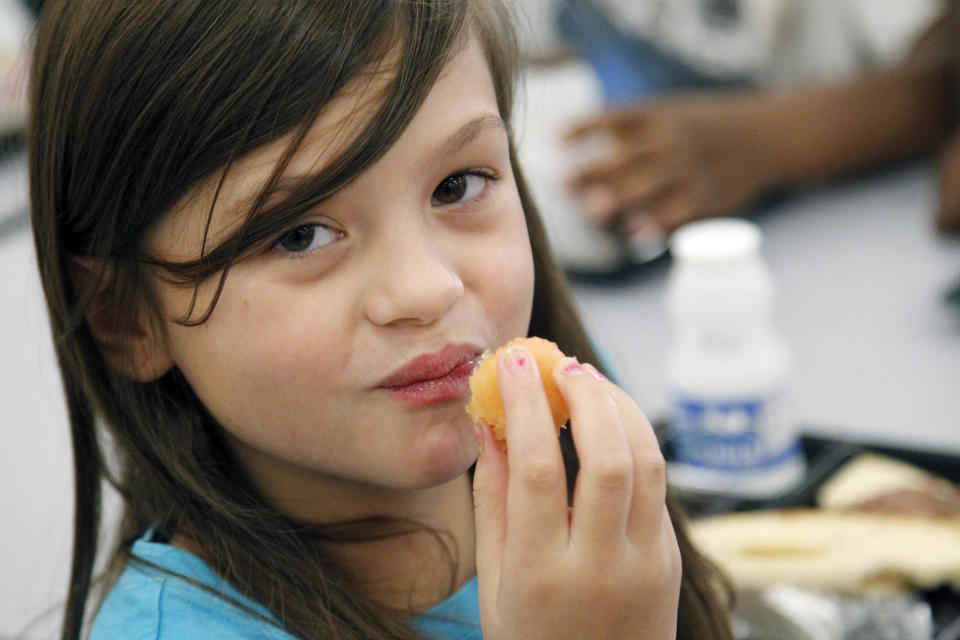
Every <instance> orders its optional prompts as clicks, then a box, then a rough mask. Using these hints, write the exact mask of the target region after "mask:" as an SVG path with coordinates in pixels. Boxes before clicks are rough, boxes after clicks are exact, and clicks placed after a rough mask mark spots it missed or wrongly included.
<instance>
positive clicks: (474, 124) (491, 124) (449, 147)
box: [230, 113, 507, 212]
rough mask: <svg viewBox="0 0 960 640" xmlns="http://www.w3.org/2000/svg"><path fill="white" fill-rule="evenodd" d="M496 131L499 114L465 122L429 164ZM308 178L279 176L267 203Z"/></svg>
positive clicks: (247, 203) (245, 205) (239, 206)
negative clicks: (489, 132)
mask: <svg viewBox="0 0 960 640" xmlns="http://www.w3.org/2000/svg"><path fill="white" fill-rule="evenodd" d="M498 130H499V131H503V132H506V131H507V125H506V123H505V122H504V121H503V118H501V117H500V115H499V114H494V113H484V114H482V115H479V116H477V117H476V118H473V119H472V120H470V121H469V122H466V123H465V124H464V125H463V126H461V127H460V128H459V129H457V130H456V131H454V132H453V133H452V134H450V136H448V137H447V138H446V139H445V140H443V141H441V142H440V143H439V144H437V145H436V146H435V147H434V148H433V150H432V151H431V152H430V155H429V159H430V162H431V164H438V163H440V162H442V161H443V160H445V159H447V158H449V157H451V156H453V155H455V154H457V153H458V152H459V151H460V150H462V149H463V148H464V147H465V146H467V145H468V144H470V142H472V141H473V140H474V139H476V138H477V137H479V136H481V135H483V134H484V133H486V132H488V131H498ZM310 178H311V176H309V175H306V176H280V178H279V179H278V180H277V184H276V185H275V186H274V188H273V189H271V191H270V193H269V194H268V195H267V199H268V201H269V199H270V198H274V197H276V196H277V195H282V194H290V193H291V192H293V191H295V190H296V188H297V187H298V186H299V185H301V184H303V183H304V181H306V180H309V179H310ZM258 196H259V192H253V193H250V194H248V195H246V196H245V197H243V198H241V199H240V200H239V201H238V202H236V203H234V204H233V205H232V206H231V207H230V209H231V211H234V212H239V211H245V210H247V209H249V207H251V206H252V205H253V203H254V201H255V200H256V199H257V197H258ZM271 208H272V207H270V206H269V205H268V206H267V207H266V208H265V210H267V211H269V210H270V209H271Z"/></svg>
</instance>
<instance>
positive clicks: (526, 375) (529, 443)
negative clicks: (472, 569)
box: [497, 345, 568, 562]
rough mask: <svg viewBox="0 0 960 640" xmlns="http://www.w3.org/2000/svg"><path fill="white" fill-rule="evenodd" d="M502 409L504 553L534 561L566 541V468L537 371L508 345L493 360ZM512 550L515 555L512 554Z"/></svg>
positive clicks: (528, 358)
mask: <svg viewBox="0 0 960 640" xmlns="http://www.w3.org/2000/svg"><path fill="white" fill-rule="evenodd" d="M497 375H498V377H499V384H500V395H501V397H502V398H503V406H504V410H505V412H506V431H507V451H508V455H507V467H508V469H509V475H510V480H509V483H508V485H507V511H506V513H507V533H506V541H505V552H504V553H505V556H506V555H507V554H509V555H511V556H512V557H514V558H521V557H522V558H525V559H527V560H528V561H533V562H535V561H536V560H537V559H538V558H543V557H545V556H547V557H550V556H553V555H554V554H557V553H559V552H560V550H562V549H563V548H564V547H566V544H567V537H568V526H567V495H566V472H565V470H564V466H563V457H562V454H561V452H560V443H559V440H558V439H557V431H556V428H555V427H554V423H553V414H552V413H551V412H550V405H549V404H548V402H547V397H546V394H545V393H544V391H543V385H542V383H541V381H540V374H539V372H538V370H537V366H536V363H535V361H534V360H533V357H532V356H531V355H530V353H529V352H528V351H527V350H526V349H524V348H522V347H520V346H516V345H515V346H512V347H510V348H508V349H507V350H506V351H505V352H504V354H503V355H502V356H501V357H500V358H499V359H498V361H497ZM514 554H516V555H514Z"/></svg>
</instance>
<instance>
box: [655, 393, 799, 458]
mask: <svg viewBox="0 0 960 640" xmlns="http://www.w3.org/2000/svg"><path fill="white" fill-rule="evenodd" d="M776 405H777V400H776V399H767V400H761V399H745V400H729V401H712V400H702V399H691V398H678V399H677V401H676V403H675V404H674V416H673V428H672V431H673V439H672V444H673V458H674V460H675V461H676V462H680V463H683V464H688V465H692V466H697V467H705V468H710V469H717V470H721V471H746V470H760V469H769V468H772V467H776V466H777V465H779V464H782V463H784V462H788V461H789V460H791V459H792V458H795V457H796V456H798V455H799V454H800V448H799V443H798V442H797V439H796V438H795V437H794V436H793V435H792V432H791V430H789V429H788V428H786V427H787V425H785V424H783V418H782V414H781V413H780V412H779V411H777V406H776Z"/></svg>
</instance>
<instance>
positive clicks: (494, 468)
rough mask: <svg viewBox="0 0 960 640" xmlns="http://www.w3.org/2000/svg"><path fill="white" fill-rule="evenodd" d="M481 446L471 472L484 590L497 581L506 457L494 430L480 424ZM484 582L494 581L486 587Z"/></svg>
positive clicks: (503, 524)
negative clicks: (494, 434) (475, 464)
mask: <svg viewBox="0 0 960 640" xmlns="http://www.w3.org/2000/svg"><path fill="white" fill-rule="evenodd" d="M481 433H482V435H481V438H482V449H481V451H480V457H479V458H477V466H476V468H475V469H474V472H473V508H474V525H475V527H476V532H477V552H476V556H477V575H478V576H479V578H478V579H479V581H480V583H481V584H480V590H481V592H483V593H487V592H488V590H489V589H491V588H495V585H497V584H499V582H500V579H499V578H500V563H501V559H502V558H503V545H504V539H505V536H506V532H507V514H506V503H507V474H508V471H507V459H506V454H505V452H504V450H503V446H502V445H501V443H499V442H497V441H496V440H495V439H494V437H493V430H492V429H489V428H487V427H486V426H484V427H482V432H481ZM487 585H493V586H491V587H488V586H487Z"/></svg>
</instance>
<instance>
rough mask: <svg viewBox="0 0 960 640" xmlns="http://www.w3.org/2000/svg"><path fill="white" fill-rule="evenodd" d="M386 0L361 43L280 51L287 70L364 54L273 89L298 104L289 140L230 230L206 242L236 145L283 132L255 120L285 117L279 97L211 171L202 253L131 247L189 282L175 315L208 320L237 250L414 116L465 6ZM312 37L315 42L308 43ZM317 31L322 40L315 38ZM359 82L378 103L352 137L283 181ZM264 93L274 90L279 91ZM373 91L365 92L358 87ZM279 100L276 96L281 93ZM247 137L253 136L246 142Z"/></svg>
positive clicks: (363, 160) (293, 215)
mask: <svg viewBox="0 0 960 640" xmlns="http://www.w3.org/2000/svg"><path fill="white" fill-rule="evenodd" d="M384 4H388V5H390V8H391V10H392V13H390V14H387V16H386V17H385V16H384V15H383V13H380V12H371V15H369V16H368V18H369V24H367V25H366V28H365V29H361V30H360V35H355V38H356V41H355V42H354V43H353V46H354V47H355V48H359V49H360V51H351V52H348V53H344V52H342V51H340V50H338V51H336V52H326V51H322V47H323V46H326V47H329V44H328V43H327V42H326V40H329V39H330V38H329V36H327V38H324V37H323V34H317V33H313V34H310V38H311V40H310V41H309V42H307V43H305V45H304V46H303V47H300V48H299V49H300V55H299V59H298V58H296V57H294V56H290V55H288V56H286V57H287V58H288V59H289V60H288V62H289V63H290V64H291V65H292V66H294V67H295V68H296V69H297V70H298V71H299V73H298V74H293V75H309V74H307V73H304V71H303V69H304V68H313V67H314V66H316V67H319V68H327V67H329V66H330V65H329V63H327V62H325V61H323V60H320V59H319V55H321V54H324V53H325V54H327V55H344V56H345V57H347V58H352V59H356V58H361V59H363V60H365V61H366V64H364V65H362V66H359V67H354V68H351V69H349V73H347V72H346V71H344V73H342V74H340V75H339V76H338V77H337V78H336V79H335V80H336V82H334V83H333V84H332V85H324V86H322V87H319V86H318V87H315V89H314V92H313V94H311V93H310V92H309V91H306V90H305V89H304V88H303V85H302V84H297V83H294V84H296V85H297V86H296V88H295V89H294V87H290V91H285V92H281V93H282V94H283V96H284V97H286V98H287V99H288V100H289V101H290V102H293V103H295V104H297V105H301V106H302V109H301V118H300V119H299V121H298V122H297V126H296V127H295V129H294V130H293V131H292V132H284V133H286V134H287V135H289V136H290V141H289V144H287V146H286V149H285V150H284V153H283V155H282V157H281V158H280V159H279V161H278V162H277V164H276V166H275V167H274V169H273V171H272V173H271V175H270V177H269V178H268V179H267V181H266V182H265V184H264V185H263V186H262V187H261V188H260V189H259V191H258V193H257V194H256V195H255V196H254V198H252V200H251V201H250V202H249V204H248V205H246V211H242V212H240V215H242V216H243V222H242V223H241V224H240V225H239V226H238V228H237V230H236V231H234V232H233V233H232V234H230V235H229V236H228V237H227V238H225V239H223V240H221V241H218V242H217V244H216V246H214V247H212V248H209V249H208V239H209V228H210V223H211V220H212V216H213V211H214V207H215V206H216V201H217V198H218V196H219V192H220V189H221V188H222V186H223V184H224V181H225V180H226V177H227V175H228V174H229V172H230V170H231V168H232V167H233V166H234V164H235V163H236V162H237V160H239V159H240V157H241V156H242V155H244V154H246V153H249V152H250V151H253V150H255V149H257V148H259V147H261V146H262V145H264V144H267V143H269V142H271V141H273V140H275V139H276V138H277V137H278V136H280V137H282V135H283V134H282V133H279V132H278V133H277V135H275V136H274V137H272V138H271V137H269V136H267V135H265V134H263V133H262V129H263V128H262V127H258V126H257V125H258V123H261V122H267V123H269V122H271V121H277V120H279V119H283V118H280V117H278V116H277V115H276V113H275V112H276V111H277V110H278V109H279V110H281V111H283V110H286V109H289V108H290V107H289V106H288V105H287V104H280V105H275V104H274V103H273V102H272V101H270V100H264V101H263V104H262V106H261V109H260V110H259V111H258V114H257V118H256V119H254V120H253V121H251V122H250V123H249V124H248V125H247V130H246V131H245V132H244V134H243V135H242V136H241V141H240V142H238V143H237V144H236V146H235V151H234V153H232V154H231V158H230V161H229V162H228V163H227V164H226V165H225V166H224V167H223V169H222V171H221V172H220V174H219V176H218V177H216V176H215V177H216V179H217V180H218V182H217V187H216V190H215V193H214V198H213V203H212V204H211V205H210V207H209V211H208V214H207V215H208V217H207V223H206V227H205V229H206V230H205V232H204V238H203V239H202V243H201V255H200V256H199V257H197V258H196V259H193V260H188V261H182V262H173V261H166V260H162V259H158V258H156V257H153V256H149V255H142V256H140V257H139V261H140V262H143V263H146V264H149V265H152V266H154V267H158V268H159V269H160V270H161V273H162V274H163V277H164V279H165V280H167V281H168V282H171V283H174V284H180V285H183V286H193V287H194V297H193V300H192V302H191V304H190V306H189V308H188V310H187V312H186V313H185V314H184V317H183V318H181V319H180V320H179V322H181V323H182V324H186V325H195V324H202V323H203V322H205V321H206V319H207V318H208V317H209V316H210V313H212V311H213V308H214V306H215V305H216V302H217V300H218V298H219V296H220V293H221V292H222V290H223V286H224V284H225V281H226V277H227V275H228V273H229V270H230V267H231V265H232V264H233V263H234V262H235V261H236V260H238V259H243V258H244V257H246V256H248V255H252V254H254V253H255V252H256V251H257V250H259V249H262V248H263V247H264V244H265V243H267V242H269V241H270V240H271V239H275V238H276V236H277V235H278V234H280V233H282V232H283V231H284V230H285V229H287V228H288V227H289V226H290V225H292V224H294V223H295V222H296V221H297V220H298V219H301V218H302V217H303V216H304V215H306V214H307V213H308V212H309V211H311V210H313V209H315V208H316V207H317V206H319V205H320V204H321V203H322V202H324V201H325V200H327V199H328V198H330V197H331V196H333V195H334V194H335V193H337V191H339V190H340V189H341V188H343V187H344V186H345V185H347V184H349V183H350V182H351V181H352V180H353V179H354V178H356V177H357V176H359V175H360V174H361V173H363V171H365V170H366V169H367V168H368V167H369V166H370V165H372V164H373V163H375V162H376V161H377V160H378V159H379V158H380V157H381V156H383V154H384V153H386V151H387V150H388V149H389V148H390V147H391V146H392V145H393V144H394V142H396V140H397V139H398V138H399V137H400V136H401V135H402V133H403V131H404V130H405V129H406V127H407V125H408V124H409V123H410V121H411V120H412V119H413V117H414V115H415V114H416V112H417V111H418V109H419V107H420V105H421V104H422V103H423V100H424V99H425V98H426V96H427V94H428V93H429V91H430V89H431V88H432V86H433V84H434V82H435V80H436V78H437V76H438V75H439V73H440V71H441V70H442V68H443V67H444V65H445V63H446V61H447V60H448V59H449V58H450V57H451V55H452V54H453V53H455V52H456V51H457V50H458V47H459V46H461V45H462V44H463V43H464V42H465V34H466V33H467V32H468V30H467V29H466V28H465V26H466V24H467V20H466V17H467V15H466V9H465V7H464V5H463V3H458V2H445V3H432V4H431V3H419V2H391V3H384ZM374 14H378V15H374ZM353 33H354V34H356V33H357V32H356V31H354V32H353ZM314 40H316V41H318V42H316V43H315V42H313V41H314ZM319 41H322V42H323V45H322V46H321V44H320V42H319ZM385 75H387V76H389V77H390V79H389V81H388V82H386V84H385V87H384V89H383V90H381V91H376V90H373V89H371V87H373V85H374V84H375V82H376V79H377V78H382V77H384V76H385ZM284 84H285V85H288V84H290V82H289V81H285V82H284ZM314 84H316V83H315V82H314ZM357 85H359V93H360V94H361V96H362V98H363V99H365V100H368V99H369V100H373V101H376V102H378V103H379V107H378V108H376V109H375V110H374V113H373V115H372V116H371V117H369V118H368V122H366V123H363V124H362V126H361V127H360V128H359V132H358V133H356V134H355V135H353V137H352V140H351V142H350V144H349V145H347V146H346V148H345V149H344V150H343V151H342V152H340V153H339V154H338V155H337V156H335V157H334V158H333V159H332V160H331V161H330V162H328V163H326V165H325V166H324V167H322V168H321V169H320V170H319V171H317V172H315V173H312V174H309V175H306V176H303V177H301V178H297V179H295V180H292V181H284V179H283V174H284V172H285V170H286V169H287V168H288V166H289V164H290V162H291V160H292V159H293V156H294V155H295V154H296V153H297V151H298V150H299V149H300V148H301V146H302V145H303V143H304V140H305V139H306V137H307V135H308V133H309V132H310V130H311V127H312V126H313V124H314V122H315V121H316V119H317V118H319V117H320V116H321V115H322V114H323V113H324V111H325V109H326V107H327V106H328V105H329V104H330V103H331V102H332V101H333V100H334V99H335V98H337V97H338V96H340V95H341V94H342V93H344V92H349V91H353V90H354V89H355V88H357ZM331 86H335V87H336V90H331V89H330V87H331ZM272 93H274V94H276V93H277V91H273V92H272ZM371 93H372V95H366V94H371ZM289 96H292V97H289ZM240 98H241V97H238V99H240ZM280 102H281V103H283V101H282V100H281V101H280ZM361 117H362V115H359V114H358V115H357V116H356V117H355V118H353V119H351V122H352V120H355V119H357V118H361ZM251 141H255V142H256V143H257V144H252V143H251ZM278 195H279V196H280V197H279V198H278V197H277V196H278ZM217 274H219V282H218V286H217V289H216V291H215V292H214V294H213V296H212V299H211V300H210V301H209V303H208V304H207V305H206V308H205V310H204V311H203V313H202V315H201V316H200V317H199V318H197V319H191V316H192V315H193V313H194V311H195V310H196V305H197V299H198V289H199V286H200V284H201V283H202V282H204V281H205V280H207V279H209V278H210V277H213V276H215V275H217Z"/></svg>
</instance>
